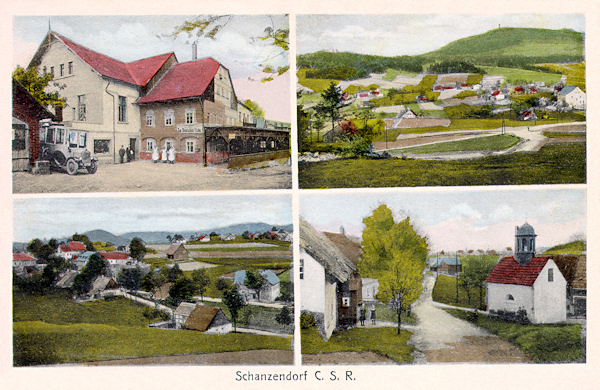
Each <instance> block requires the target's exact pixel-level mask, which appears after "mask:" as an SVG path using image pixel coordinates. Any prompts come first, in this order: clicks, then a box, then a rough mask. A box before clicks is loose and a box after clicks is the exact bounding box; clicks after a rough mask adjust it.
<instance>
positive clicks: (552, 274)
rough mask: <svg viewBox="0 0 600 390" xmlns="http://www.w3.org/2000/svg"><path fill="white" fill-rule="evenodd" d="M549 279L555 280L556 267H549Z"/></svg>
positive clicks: (550, 280)
mask: <svg viewBox="0 0 600 390" xmlns="http://www.w3.org/2000/svg"><path fill="white" fill-rule="evenodd" d="M548 281H549V282H553V281H554V268H548Z"/></svg>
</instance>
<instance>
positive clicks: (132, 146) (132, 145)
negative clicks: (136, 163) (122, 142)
mask: <svg viewBox="0 0 600 390" xmlns="http://www.w3.org/2000/svg"><path fill="white" fill-rule="evenodd" d="M136 141H137V138H129V150H131V160H132V161H133V160H135V158H136V156H137V152H136V150H135V144H136V143H137V142H136Z"/></svg>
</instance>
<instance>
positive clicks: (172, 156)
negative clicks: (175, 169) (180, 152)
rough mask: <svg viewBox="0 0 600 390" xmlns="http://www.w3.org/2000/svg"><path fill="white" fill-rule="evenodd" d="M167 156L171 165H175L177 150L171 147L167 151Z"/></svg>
mask: <svg viewBox="0 0 600 390" xmlns="http://www.w3.org/2000/svg"><path fill="white" fill-rule="evenodd" d="M167 156H168V158H169V164H175V148H174V147H172V146H170V147H169V150H168V151H167Z"/></svg>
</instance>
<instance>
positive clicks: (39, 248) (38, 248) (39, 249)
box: [27, 238, 58, 261]
mask: <svg viewBox="0 0 600 390" xmlns="http://www.w3.org/2000/svg"><path fill="white" fill-rule="evenodd" d="M53 243H56V240H54V241H53ZM57 247H58V246H56V247H52V246H50V245H49V244H44V242H43V241H42V240H40V239H39V238H35V239H33V240H31V242H30V243H29V244H27V251H28V252H30V253H31V254H33V255H34V256H35V257H36V258H37V259H38V260H42V261H47V260H48V258H49V257H50V256H52V254H53V253H54V251H55V250H56V248H57Z"/></svg>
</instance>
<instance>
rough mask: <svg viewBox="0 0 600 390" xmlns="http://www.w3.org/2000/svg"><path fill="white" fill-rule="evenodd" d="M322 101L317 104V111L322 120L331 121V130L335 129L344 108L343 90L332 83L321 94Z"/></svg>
mask: <svg viewBox="0 0 600 390" xmlns="http://www.w3.org/2000/svg"><path fill="white" fill-rule="evenodd" d="M321 99H322V101H321V102H320V103H319V104H317V106H316V107H315V110H316V112H317V115H319V116H320V117H322V118H329V119H331V129H332V130H333V128H335V121H336V120H337V119H338V117H339V116H340V108H342V106H343V99H342V90H341V89H340V87H337V86H336V85H335V83H334V82H333V81H332V82H331V84H329V87H328V88H327V89H326V90H325V91H323V92H321Z"/></svg>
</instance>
